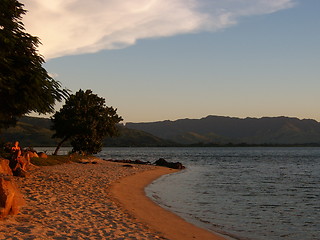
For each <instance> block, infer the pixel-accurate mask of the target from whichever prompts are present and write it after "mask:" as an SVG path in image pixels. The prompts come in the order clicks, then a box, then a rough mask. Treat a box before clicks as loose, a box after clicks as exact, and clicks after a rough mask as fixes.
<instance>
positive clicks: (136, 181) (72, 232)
mask: <svg viewBox="0 0 320 240" xmlns="http://www.w3.org/2000/svg"><path fill="white" fill-rule="evenodd" d="M97 161H98V163H97V164H80V163H70V164H63V165H57V166H48V167H38V168H36V169H34V170H32V171H31V172H30V176H29V177H27V178H16V180H17V183H18V185H19V187H20V189H21V192H22V194H23V195H24V196H25V200H26V205H25V206H24V207H23V208H22V209H21V213H20V214H19V215H16V216H9V217H8V218H6V219H5V220H3V221H0V239H12V240H13V239H15V240H22V239H24V240H26V239H213V240H214V239H222V238H219V237H216V236H215V235H213V234H212V233H209V232H206V231H205V230H202V229H200V228H196V227H194V226H193V225H191V224H189V223H187V222H185V221H183V220H182V219H180V218H179V217H177V216H176V215H174V214H172V213H170V212H168V211H166V210H164V209H162V208H160V207H159V206H157V205H156V204H154V203H153V202H152V201H151V200H149V199H148V198H147V197H146V196H145V194H144V190H143V188H144V186H145V185H147V184H148V183H150V182H151V181H152V180H153V179H155V178H157V177H159V176H161V175H163V174H166V173H170V172H172V171H173V170H170V169H166V168H161V167H155V166H148V165H133V167H124V166H123V165H124V164H120V163H113V162H107V161H103V160H100V159H98V160H97ZM111 188H112V191H111ZM148 216H152V218H148ZM161 219H165V222H168V223H169V225H171V227H170V226H169V225H161V224H160V225H159V222H157V221H160V222H163V220H161ZM182 223H183V224H182ZM185 224H186V225H185ZM158 225H159V226H160V227H157V226H158ZM183 225H184V226H183ZM193 227H194V228H196V229H197V230H191V229H192V228H193ZM173 231H175V232H173ZM199 231H200V232H201V231H202V232H206V234H207V235H195V234H196V232H199ZM179 232H181V233H179ZM182 233H183V234H184V235H181V234H182ZM198 236H199V237H200V238H199V237H198ZM203 236H204V237H203Z"/></svg>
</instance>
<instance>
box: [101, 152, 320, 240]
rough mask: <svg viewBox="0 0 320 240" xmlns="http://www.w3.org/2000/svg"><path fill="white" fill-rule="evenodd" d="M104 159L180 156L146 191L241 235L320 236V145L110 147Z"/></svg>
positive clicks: (267, 239) (270, 239) (205, 223)
mask: <svg viewBox="0 0 320 240" xmlns="http://www.w3.org/2000/svg"><path fill="white" fill-rule="evenodd" d="M98 156H99V157H101V158H105V159H110V158H111V159H117V160H121V159H130V160H136V159H139V160H143V161H150V162H154V161H156V160H157V159H159V158H165V159H166V160H168V161H174V162H175V161H179V162H181V163H183V164H184V165H185V166H186V167H187V169H186V170H183V171H180V172H178V173H175V174H170V175H166V176H163V177H161V178H159V179H158V180H156V181H155V182H153V183H152V184H150V185H149V186H148V187H147V188H146V193H147V195H148V196H149V197H150V198H151V199H152V200H153V201H155V202H156V203H158V204H159V205H161V206H163V207H164V208H166V209H168V210H170V211H172V212H175V213H176V214H178V215H180V216H181V217H183V218H184V219H186V220H187V221H189V222H191V223H194V224H196V225H198V226H200V227H203V228H206V229H208V230H211V231H215V232H218V233H222V234H225V235H227V236H231V237H232V238H234V239H241V240H242V239H243V240H244V239H250V240H277V239H283V240H291V239H303V240H319V239H320V148H104V149H103V151H102V152H101V153H99V154H98Z"/></svg>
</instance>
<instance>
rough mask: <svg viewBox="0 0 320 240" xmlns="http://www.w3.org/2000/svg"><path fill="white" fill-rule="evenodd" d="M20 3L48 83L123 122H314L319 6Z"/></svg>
mask: <svg viewBox="0 0 320 240" xmlns="http://www.w3.org/2000/svg"><path fill="white" fill-rule="evenodd" d="M21 2H22V3H24V4H25V8H26V9H27V10H28V13H27V14H26V16H25V17H24V19H23V23H24V24H25V27H26V31H27V32H28V33H31V34H32V35H34V36H38V37H39V38H40V39H41V42H42V45H41V46H40V47H39V53H40V54H42V55H43V56H44V58H45V61H46V63H45V64H44V67H45V68H46V70H47V71H48V72H49V73H50V74H51V76H53V77H54V79H55V80H57V81H59V82H61V84H62V86H63V87H65V88H68V89H70V90H71V92H72V93H75V92H76V91H78V90H79V89H83V90H85V89H91V90H92V91H93V92H94V93H96V94H98V95H99V96H100V97H103V98H105V100H106V104H107V105H108V106H113V107H114V108H117V109H118V111H117V112H118V114H119V115H121V116H122V117H123V118H124V122H151V121H162V120H176V119H182V118H195V119H198V118H202V117H205V116H207V115H218V116H231V117H240V118H245V117H258V118H259V117H276V116H288V117H298V118H300V119H304V118H307V119H309V118H311V119H316V120H318V121H320V94H319V90H320V45H319V42H320V28H319V24H320V14H319V11H320V1H319V0H122V1H117V0H91V1H87V0H55V1H52V0H23V1H21ZM61 106H62V104H57V105H56V110H59V109H60V108H61Z"/></svg>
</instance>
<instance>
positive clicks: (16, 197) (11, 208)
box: [0, 177, 24, 219]
mask: <svg viewBox="0 0 320 240" xmlns="http://www.w3.org/2000/svg"><path fill="white" fill-rule="evenodd" d="M23 204H24V200H23V197H22V195H21V193H20V191H19V190H18V188H17V186H16V185H15V183H14V181H13V179H10V178H9V177H0V219H1V218H4V217H6V216H8V215H15V214H18V213H19V211H20V207H21V206H22V205H23Z"/></svg>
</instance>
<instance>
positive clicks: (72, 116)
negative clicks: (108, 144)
mask: <svg viewBox="0 0 320 240" xmlns="http://www.w3.org/2000/svg"><path fill="white" fill-rule="evenodd" d="M51 120H52V122H53V126H52V130H55V134H54V135H53V137H54V138H61V139H62V140H61V142H60V143H59V144H58V146H57V148H56V150H55V152H54V155H56V154H57V153H58V150H59V148H60V147H61V146H62V144H63V143H64V142H65V141H67V140H70V141H71V145H72V147H73V149H72V151H73V152H83V153H85V154H94V153H97V152H99V151H101V148H102V141H103V140H104V138H105V137H106V136H111V137H112V136H115V135H116V134H117V133H118V128H117V126H116V124H117V123H119V122H120V121H122V120H123V119H122V118H121V117H120V116H118V115H117V109H114V108H113V107H107V106H106V105H105V100H104V98H101V97H98V95H96V94H93V93H92V91H91V90H86V91H83V90H81V89H80V90H79V91H78V92H76V94H74V95H71V96H70V97H69V98H68V99H67V100H66V103H65V105H63V107H62V109H60V111H58V112H56V113H55V114H54V115H53V117H52V119H51Z"/></svg>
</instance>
